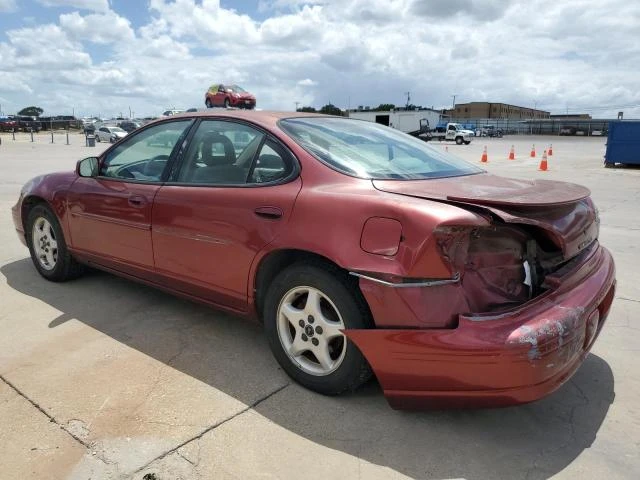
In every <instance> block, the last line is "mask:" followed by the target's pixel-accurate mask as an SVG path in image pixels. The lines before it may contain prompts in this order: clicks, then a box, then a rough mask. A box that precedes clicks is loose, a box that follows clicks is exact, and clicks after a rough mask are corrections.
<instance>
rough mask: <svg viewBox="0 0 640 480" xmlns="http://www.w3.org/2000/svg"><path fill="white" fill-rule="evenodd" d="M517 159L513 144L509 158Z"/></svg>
mask: <svg viewBox="0 0 640 480" xmlns="http://www.w3.org/2000/svg"><path fill="white" fill-rule="evenodd" d="M515 159H516V151H515V150H514V149H513V145H511V151H510V152H509V160H515Z"/></svg>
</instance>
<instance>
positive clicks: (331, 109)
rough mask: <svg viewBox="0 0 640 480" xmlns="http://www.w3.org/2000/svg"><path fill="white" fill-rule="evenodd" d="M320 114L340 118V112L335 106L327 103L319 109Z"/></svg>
mask: <svg viewBox="0 0 640 480" xmlns="http://www.w3.org/2000/svg"><path fill="white" fill-rule="evenodd" d="M320 113H325V114H327V115H339V116H342V110H340V109H339V108H338V107H336V106H335V105H333V104H331V103H328V104H326V105H325V106H324V107H322V108H321V109H320Z"/></svg>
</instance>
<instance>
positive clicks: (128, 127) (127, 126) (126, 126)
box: [118, 120, 141, 133]
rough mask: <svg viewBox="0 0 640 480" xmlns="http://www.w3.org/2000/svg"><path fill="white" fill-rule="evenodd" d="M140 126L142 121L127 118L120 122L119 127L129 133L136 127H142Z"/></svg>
mask: <svg viewBox="0 0 640 480" xmlns="http://www.w3.org/2000/svg"><path fill="white" fill-rule="evenodd" d="M140 126H141V125H140V122H134V121H131V120H125V121H124V122H120V123H118V127H120V128H121V129H122V130H124V131H125V132H127V133H131V132H133V131H134V130H135V129H137V128H140Z"/></svg>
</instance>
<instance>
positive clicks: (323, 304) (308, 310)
mask: <svg viewBox="0 0 640 480" xmlns="http://www.w3.org/2000/svg"><path fill="white" fill-rule="evenodd" d="M277 328H278V337H279V338H280V342H281V344H282V346H283V348H284V351H285V352H286V354H287V355H288V357H289V359H290V361H291V362H293V363H294V364H296V365H297V366H298V367H299V368H300V369H301V370H302V371H304V372H306V373H308V374H310V375H315V376H324V375H329V374H330V373H332V372H334V371H335V370H336V369H337V368H338V367H339V366H340V364H341V363H342V361H343V360H344V356H345V353H346V351H347V341H346V338H345V336H344V334H343V333H342V331H341V330H343V329H344V328H345V326H344V322H343V320H342V317H341V316H340V312H338V309H337V308H336V306H335V305H334V303H333V302H332V301H331V300H330V299H329V297H327V296H326V295H325V294H324V293H322V292H321V291H320V290H318V289H317V288H314V287H296V288H293V289H291V290H289V291H288V292H287V293H286V294H285V295H284V297H283V298H282V300H281V302H280V305H279V306H278V319H277Z"/></svg>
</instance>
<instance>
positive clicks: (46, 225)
mask: <svg viewBox="0 0 640 480" xmlns="http://www.w3.org/2000/svg"><path fill="white" fill-rule="evenodd" d="M26 236H27V245H28V246H29V253H30V254H31V260H32V261H33V264H34V265H35V267H36V269H37V270H38V272H39V273H40V275H42V276H43V277H44V278H46V279H47V280H51V281H53V282H64V281H66V280H71V279H72V278H76V277H78V276H80V275H81V274H82V272H83V266H82V265H81V264H80V263H78V262H77V261H76V260H75V259H74V258H73V257H72V256H71V254H70V253H69V251H68V250H67V243H66V242H65V239H64V234H63V233H62V228H61V227H60V222H58V219H57V217H56V216H55V214H54V213H53V212H52V211H51V209H50V208H49V207H48V206H46V205H36V206H35V207H33V209H31V211H30V212H29V216H28V217H27V235H26Z"/></svg>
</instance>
